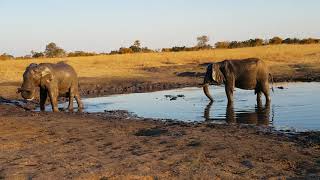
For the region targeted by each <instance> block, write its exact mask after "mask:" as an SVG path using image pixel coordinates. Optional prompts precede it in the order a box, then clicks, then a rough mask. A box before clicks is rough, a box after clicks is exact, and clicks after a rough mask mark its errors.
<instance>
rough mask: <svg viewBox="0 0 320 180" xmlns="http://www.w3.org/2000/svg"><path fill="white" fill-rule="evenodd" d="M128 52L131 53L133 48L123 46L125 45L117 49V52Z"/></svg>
mask: <svg viewBox="0 0 320 180" xmlns="http://www.w3.org/2000/svg"><path fill="white" fill-rule="evenodd" d="M128 53H133V50H132V49H131V48H125V47H121V48H120V49H119V54H128Z"/></svg>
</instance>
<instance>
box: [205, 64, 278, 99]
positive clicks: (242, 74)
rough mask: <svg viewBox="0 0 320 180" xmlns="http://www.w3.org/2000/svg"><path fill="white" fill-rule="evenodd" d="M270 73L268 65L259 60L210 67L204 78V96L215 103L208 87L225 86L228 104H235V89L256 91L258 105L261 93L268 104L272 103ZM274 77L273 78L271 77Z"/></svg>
mask: <svg viewBox="0 0 320 180" xmlns="http://www.w3.org/2000/svg"><path fill="white" fill-rule="evenodd" d="M269 76H271V74H270V73H269V70H268V67H267V66H266V64H265V63H264V62H263V61H262V60H260V59H257V58H249V59H243V60H224V61H222V62H218V63H213V64H210V65H208V68H207V72H206V75H205V77H204V83H203V91H204V94H205V95H206V96H207V97H208V98H209V99H210V100H211V101H213V98H212V97H211V95H210V93H209V90H208V86H209V84H211V83H216V84H222V83H224V84H225V91H226V94H227V97H228V103H233V91H234V88H235V87H237V88H240V89H247V90H253V89H254V90H255V94H257V103H258V104H259V103H260V102H261V93H263V94H264V95H265V97H266V103H269V102H270V94H269ZM271 77H272V76H271Z"/></svg>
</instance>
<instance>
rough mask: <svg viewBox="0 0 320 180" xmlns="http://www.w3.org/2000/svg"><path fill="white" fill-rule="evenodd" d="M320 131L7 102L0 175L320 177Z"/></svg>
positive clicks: (0, 121)
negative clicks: (32, 108) (35, 108)
mask: <svg viewBox="0 0 320 180" xmlns="http://www.w3.org/2000/svg"><path fill="white" fill-rule="evenodd" d="M319 157H320V139H319V134H317V133H306V134H301V135H291V136H289V135H284V134H279V133H273V132H270V131H268V129H258V128H255V127H250V126H236V125H230V126H226V125H213V124H208V123H203V124H188V123H177V122H159V121H153V120H150V119H135V118H127V116H126V113H125V112H121V111H119V112H106V113H102V114H77V113H62V112H61V113H37V112H28V111H24V110H23V109H21V108H18V107H15V106H11V105H0V179H2V178H9V179H11V178H12V179H15V178H18V179H20V178H21V179H27V178H32V179H71V178H72V179H143V178H144V179H168V178H170V179H194V178H199V179H213V178H222V179H249V178H250V179H261V178H271V179H278V178H279V177H291V178H293V177H299V178H306V177H318V178H319V177H320V158H319Z"/></svg>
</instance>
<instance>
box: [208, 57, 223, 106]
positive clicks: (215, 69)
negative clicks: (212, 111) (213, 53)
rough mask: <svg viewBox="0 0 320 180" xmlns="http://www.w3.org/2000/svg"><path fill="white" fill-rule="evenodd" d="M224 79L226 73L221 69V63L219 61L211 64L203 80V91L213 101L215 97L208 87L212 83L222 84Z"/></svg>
mask: <svg viewBox="0 0 320 180" xmlns="http://www.w3.org/2000/svg"><path fill="white" fill-rule="evenodd" d="M223 81H224V75H223V73H222V72H221V70H220V64H219V63H213V64H209V65H208V67H207V71H206V74H205V76H204V80H203V92H204V94H205V95H206V96H207V97H208V98H209V99H210V100H211V101H213V98H212V96H211V95H210V93H209V88H208V87H209V85H210V84H212V83H214V84H222V83H223Z"/></svg>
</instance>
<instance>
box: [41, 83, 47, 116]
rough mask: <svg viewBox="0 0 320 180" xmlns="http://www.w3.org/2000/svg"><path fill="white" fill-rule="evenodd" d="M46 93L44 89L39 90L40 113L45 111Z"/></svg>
mask: <svg viewBox="0 0 320 180" xmlns="http://www.w3.org/2000/svg"><path fill="white" fill-rule="evenodd" d="M47 96H48V92H47V90H46V89H44V88H40V111H45V105H46V101H47Z"/></svg>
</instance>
